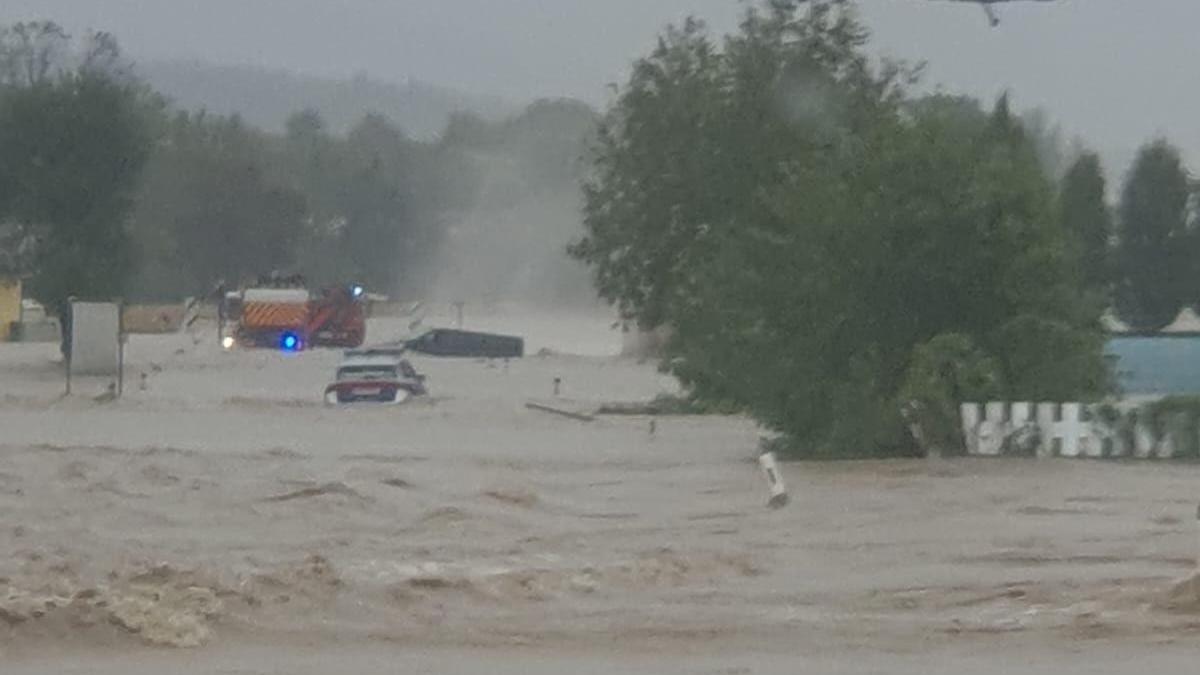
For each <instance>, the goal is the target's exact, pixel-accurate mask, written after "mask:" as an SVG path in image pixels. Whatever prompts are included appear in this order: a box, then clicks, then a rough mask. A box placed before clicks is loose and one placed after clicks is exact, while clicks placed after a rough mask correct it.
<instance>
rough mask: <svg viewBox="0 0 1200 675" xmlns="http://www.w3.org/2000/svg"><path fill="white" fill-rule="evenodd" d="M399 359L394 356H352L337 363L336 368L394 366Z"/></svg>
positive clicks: (398, 363)
mask: <svg viewBox="0 0 1200 675" xmlns="http://www.w3.org/2000/svg"><path fill="white" fill-rule="evenodd" d="M400 361H401V359H399V358H397V357H394V356H352V357H350V358H348V359H345V360H343V361H342V362H341V363H339V364H338V368H339V369H341V368H347V367H355V368H364V367H365V368H395V367H396V366H399V365H400Z"/></svg>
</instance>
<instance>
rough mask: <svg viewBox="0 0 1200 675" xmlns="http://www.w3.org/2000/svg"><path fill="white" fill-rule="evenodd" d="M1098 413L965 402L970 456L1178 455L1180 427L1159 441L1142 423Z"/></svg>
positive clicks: (1078, 407) (1070, 406)
mask: <svg viewBox="0 0 1200 675" xmlns="http://www.w3.org/2000/svg"><path fill="white" fill-rule="evenodd" d="M1099 409H1100V408H1099V406H1091V405H1085V404H1080V403H1037V404H1034V403H1009V402H990V403H982V404H981V403H964V404H962V407H961V416H962V429H963V437H964V440H965V441H966V446H967V454H969V455H981V456H993V457H994V456H999V455H1007V454H1013V455H1020V454H1026V455H1027V454H1034V455H1036V456H1038V457H1096V458H1099V457H1136V458H1144V459H1149V458H1163V459H1165V458H1170V457H1172V456H1173V455H1174V454H1175V447H1176V444H1177V443H1176V441H1177V433H1179V430H1178V429H1172V430H1170V431H1169V432H1168V433H1163V434H1161V436H1160V437H1157V438H1156V435H1155V433H1154V432H1153V431H1152V429H1151V428H1150V427H1149V426H1148V425H1147V424H1146V423H1144V422H1138V421H1136V420H1134V421H1126V422H1125V423H1124V424H1111V423H1106V422H1105V421H1104V420H1103V419H1102V418H1101V417H1102V416H1101V415H1100V414H1099ZM1121 412H1122V414H1123V415H1127V414H1128V411H1121ZM1127 419H1128V418H1127Z"/></svg>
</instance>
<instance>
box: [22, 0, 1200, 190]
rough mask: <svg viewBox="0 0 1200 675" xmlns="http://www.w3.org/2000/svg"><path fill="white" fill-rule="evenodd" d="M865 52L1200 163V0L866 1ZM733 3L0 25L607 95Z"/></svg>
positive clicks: (210, 57)
mask: <svg viewBox="0 0 1200 675" xmlns="http://www.w3.org/2000/svg"><path fill="white" fill-rule="evenodd" d="M860 4H861V5H862V7H863V15H864V18H865V19H866V20H867V22H868V23H869V24H870V26H871V27H872V29H873V30H874V32H875V36H876V43H875V47H874V49H875V50H876V51H878V52H882V53H884V54H886V55H890V56H895V57H901V58H904V59H908V60H912V61H926V62H927V63H928V69H927V71H926V72H927V77H926V81H927V84H928V85H929V86H934V85H941V86H943V87H944V88H945V89H946V90H948V91H955V92H965V93H970V94H973V95H976V96H982V97H986V98H990V97H993V96H995V95H996V94H997V93H999V92H1000V91H1002V90H1004V89H1009V90H1010V91H1012V93H1013V96H1014V99H1015V101H1016V105H1017V106H1018V107H1020V108H1029V107H1035V106H1037V107H1043V108H1045V109H1046V110H1047V111H1048V112H1049V113H1050V114H1051V115H1052V117H1053V118H1054V119H1055V121H1057V122H1058V123H1060V124H1061V125H1062V126H1063V127H1064V128H1065V129H1066V130H1068V132H1070V133H1071V134H1077V135H1079V136H1081V137H1083V138H1084V139H1085V140H1086V141H1087V142H1088V143H1089V144H1090V145H1092V146H1093V147H1096V148H1098V149H1100V150H1102V151H1103V152H1104V153H1105V155H1106V157H1107V158H1108V159H1109V162H1110V164H1112V165H1114V166H1112V167H1111V169H1115V172H1114V173H1117V174H1119V173H1120V172H1121V171H1123V170H1124V168H1125V166H1124V164H1125V162H1126V161H1127V160H1128V159H1129V158H1130V157H1131V155H1132V153H1133V151H1134V149H1135V148H1136V146H1137V145H1138V144H1140V143H1141V142H1142V141H1144V140H1147V139H1149V138H1151V137H1153V136H1155V135H1158V134H1161V135H1166V136H1168V137H1169V138H1171V139H1172V140H1173V141H1175V142H1176V143H1177V144H1179V145H1181V146H1182V147H1183V148H1184V150H1185V153H1186V155H1187V156H1188V158H1189V160H1190V161H1191V163H1192V165H1193V166H1195V167H1197V168H1198V169H1200V76H1198V75H1200V73H1198V72H1197V71H1196V68H1197V67H1198V64H1200V58H1198V57H1200V40H1197V36H1200V0H1059V1H1058V2H1054V3H1034V2H1014V3H1009V4H1005V5H1001V6H1000V9H999V12H1000V14H1001V16H1002V19H1003V22H1002V24H1001V25H1000V27H999V28H996V29H992V28H989V27H988V25H987V22H986V20H985V19H984V16H983V13H982V11H981V10H980V9H979V8H978V7H976V6H973V5H970V4H964V3H957V2H943V1H936V0H861V3H860ZM740 11H741V9H740V4H739V2H738V0H340V1H336V0H0V21H2V22H12V21H15V20H19V19H29V18H36V17H48V18H54V19H56V20H58V21H59V22H60V23H63V24H64V25H66V26H67V27H68V28H70V29H72V30H78V29H82V28H96V29H102V30H108V31H111V32H113V33H115V34H117V36H118V37H119V38H120V40H121V42H122V44H123V45H124V46H125V48H126V51H127V52H128V53H129V54H130V55H131V56H133V58H135V59H137V60H143V61H144V60H158V59H168V58H184V59H203V60H207V61H213V62H218V63H238V64H257V65H262V66H267V67H273V68H288V69H292V70H297V71H303V72H309V73H314V74H322V75H347V74H351V73H354V72H359V71H363V72H366V73H368V74H369V75H371V76H373V77H377V78H380V79H388V80H403V79H404V78H406V77H413V78H418V79H421V80H426V81H430V82H433V83H438V84H443V85H448V86H452V87H457V88H460V89H465V90H470V91H476V92H480V93H489V94H499V95H502V96H505V97H508V98H512V99H517V100H520V99H527V98H532V97H536V96H557V95H564V96H574V97H578V98H583V99H585V100H588V101H591V102H593V103H597V104H602V103H603V102H604V101H605V84H607V83H609V82H612V81H615V80H619V79H621V77H622V75H623V73H624V70H625V67H626V66H627V65H628V63H629V62H630V60H632V59H633V58H635V57H636V56H638V55H640V54H642V53H644V52H645V51H646V50H647V49H648V48H649V47H650V46H651V45H652V43H653V39H654V36H655V35H656V33H657V31H658V30H659V29H660V28H661V26H662V25H663V24H664V23H666V22H668V21H678V20H679V19H680V18H682V17H684V16H686V15H687V14H689V13H691V14H696V15H698V16H700V17H702V18H705V19H706V20H708V21H709V23H710V25H711V26H712V27H713V28H714V30H718V31H725V30H727V29H729V28H732V27H733V26H734V25H735V24H736V20H737V16H738V15H739V13H740Z"/></svg>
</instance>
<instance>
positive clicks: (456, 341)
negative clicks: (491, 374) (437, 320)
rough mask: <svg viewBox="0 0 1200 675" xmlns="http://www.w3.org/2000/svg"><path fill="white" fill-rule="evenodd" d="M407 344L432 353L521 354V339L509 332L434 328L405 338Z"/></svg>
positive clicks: (499, 356) (498, 356)
mask: <svg viewBox="0 0 1200 675" xmlns="http://www.w3.org/2000/svg"><path fill="white" fill-rule="evenodd" d="M408 348H409V349H411V350H412V351H415V352H422V353H425V354H431V355H434V356H466V357H486V358H519V357H521V356H524V355H525V340H524V338H520V337H516V336H513V335H498V334H496V333H479V332H474V331H466V330H457V329H453V328H434V329H432V330H430V331H428V332H426V333H424V334H423V335H421V336H420V337H418V338H416V339H415V340H411V341H409V342H408Z"/></svg>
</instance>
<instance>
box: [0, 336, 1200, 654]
mask: <svg viewBox="0 0 1200 675" xmlns="http://www.w3.org/2000/svg"><path fill="white" fill-rule="evenodd" d="M491 319H492V320H493V324H492V325H497V326H500V327H503V328H511V327H513V326H514V325H518V323H519V322H517V321H516V320H515V319H513V318H512V317H491ZM488 320H489V317H481V318H479V319H478V321H480V324H479V325H477V326H476V327H488V326H489V324H488V323H487V322H488ZM528 325H531V326H535V327H537V328H538V329H539V330H540V331H541V332H540V333H539V335H538V337H537V339H534V340H531V346H532V350H533V351H536V350H537V349H540V348H541V347H543V346H545V347H549V348H553V349H555V350H556V354H557V355H546V356H534V357H530V358H527V359H524V360H520V361H514V362H511V363H510V364H507V365H504V364H500V363H484V362H476V361H470V360H468V361H435V360H429V359H421V358H418V359H416V365H417V367H418V369H420V370H422V371H424V372H426V373H427V374H428V375H429V382H430V385H431V389H432V394H433V395H432V397H431V398H430V400H428V401H422V402H414V403H412V404H409V405H405V406H401V407H394V408H371V409H358V410H340V409H331V408H327V407H324V406H323V405H321V403H320V392H321V390H322V388H323V386H324V384H325V381H326V378H328V377H329V376H330V374H331V373H332V369H333V367H334V364H335V363H336V361H337V355H336V354H333V353H328V352H313V353H306V354H301V355H298V356H287V355H281V354H275V353H270V352H237V353H231V354H224V353H220V352H219V350H217V349H216V347H215V345H211V344H209V342H211V340H208V339H207V338H208V337H209V336H207V335H204V334H196V335H194V336H193V335H190V334H184V335H172V336H162V337H135V338H134V340H133V341H132V342H131V344H130V347H129V355H128V358H129V363H130V369H131V371H130V372H131V373H136V374H140V373H141V372H145V373H146V374H147V377H146V388H145V390H144V391H142V390H141V388H140V387H139V386H136V385H135V386H133V387H131V389H132V390H133V391H131V392H129V395H128V396H126V397H125V398H124V399H123V400H121V401H117V402H113V403H107V404H102V403H98V402H95V401H93V400H91V398H90V396H89V394H90V393H98V392H100V391H103V389H104V386H105V384H106V383H104V382H99V381H95V382H93V381H87V380H85V381H83V382H80V383H77V385H76V391H77V392H81V393H80V394H79V395H77V396H76V397H73V398H71V399H66V400H60V399H58V398H57V397H58V395H59V392H60V387H61V382H60V381H59V380H58V376H57V374H56V370H55V367H54V365H53V364H52V359H53V357H54V348H53V346H45V345H32V346H31V345H0V514H3V518H2V520H0V552H2V553H3V555H2V556H0V672H3V673H4V674H5V675H9V674H25V673H38V674H46V675H49V674H51V673H55V674H57V673H99V674H102V675H110V674H111V675H116V674H118V673H119V674H121V675H142V674H147V675H148V674H150V673H156V674H157V673H164V672H170V673H187V674H191V673H196V674H199V673H238V674H243V673H244V674H259V673H262V674H266V673H288V674H289V675H295V674H306V673H313V674H316V673H344V672H353V673H356V674H358V673H395V672H430V673H443V672H445V673H451V672H452V673H523V674H529V675H540V674H542V673H545V674H550V673H563V672H570V673H613V672H642V673H708V674H722V675H734V674H738V675H740V674H743V673H744V674H751V673H796V672H813V673H913V674H916V673H966V672H969V673H1013V672H1022V673H1128V672H1131V671H1132V670H1134V669H1138V670H1140V671H1146V672H1158V673H1193V672H1195V669H1196V664H1197V662H1198V661H1200V643H1198V642H1197V636H1200V596H1198V595H1197V592H1196V585H1195V584H1191V583H1179V582H1180V580H1184V579H1187V578H1188V577H1190V575H1191V574H1192V573H1193V572H1194V571H1195V569H1196V554H1197V552H1198V551H1197V548H1198V547H1200V535H1198V533H1197V524H1196V519H1195V518H1196V504H1197V501H1200V490H1197V486H1198V485H1200V469H1198V468H1197V467H1193V466H1187V465H1178V464H1132V463H1123V464H1115V463H1090V462H1068V461H1006V460H996V461H981V460H947V461H942V462H920V461H918V462H868V463H829V464H818V463H811V464H789V465H785V466H784V467H783V473H784V477H785V479H786V481H787V483H788V484H789V487H790V488H791V493H792V503H791V505H790V506H788V507H787V508H785V509H783V510H779V511H773V510H770V509H767V508H766V507H765V501H766V496H767V495H766V488H765V485H764V484H763V481H762V477H761V474H760V473H759V469H758V466H757V464H756V462H755V454H756V439H757V430H756V429H755V427H754V426H753V425H752V424H750V423H749V422H747V421H745V420H741V419H734V418H720V417H705V418H662V419H659V420H658V422H657V425H656V430H655V433H654V434H653V435H652V434H651V433H649V431H648V429H649V420H648V419H646V418H638V417H622V418H609V417H601V418H599V419H597V420H596V421H594V422H591V423H587V422H581V421H576V420H571V419H567V418H559V417H556V416H552V415H547V414H544V413H541V412H538V411H534V410H529V409H527V408H526V407H525V406H524V404H525V402H526V401H528V400H530V399H536V400H543V401H544V400H546V399H549V398H551V396H552V391H551V388H552V386H553V385H552V383H553V381H554V379H555V378H560V379H561V381H562V392H561V396H562V400H561V401H559V403H560V404H563V405H567V406H573V407H576V408H578V409H581V410H583V409H588V408H590V407H594V405H596V404H598V403H601V402H609V401H630V400H639V399H647V398H650V397H652V396H654V395H655V394H658V393H662V392H669V391H673V390H674V385H673V383H672V382H671V381H670V380H669V379H667V378H665V377H663V376H662V375H660V374H658V373H656V372H655V370H654V368H653V366H652V365H649V364H639V363H637V362H636V361H632V360H627V359H620V358H617V357H614V356H611V355H605V352H606V350H611V348H612V347H613V344H612V343H613V341H614V336H612V335H610V334H608V333H607V332H606V330H607V325H606V321H604V320H602V319H601V320H598V321H593V322H592V323H587V322H582V323H580V322H576V323H575V324H568V323H566V322H564V323H563V325H562V326H561V327H560V326H559V325H558V324H556V323H555V321H554V320H552V319H549V318H545V317H540V318H539V317H532V318H530V319H529V323H528ZM391 328H394V326H391V325H390V324H387V323H386V322H376V323H375V324H373V325H372V331H373V333H374V334H375V335H376V336H377V337H380V336H383V335H386V334H387V332H388V330H389V329H391ZM559 328H561V331H559V330H558V329H559ZM556 331H558V332H556ZM580 345H585V347H580ZM573 348H576V349H573ZM572 351H576V352H583V353H582V354H579V355H568V354H570V353H571V352H572ZM131 380H132V381H133V382H138V381H139V378H138V377H136V376H134V377H132V378H131ZM93 390H94V391H93Z"/></svg>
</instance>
